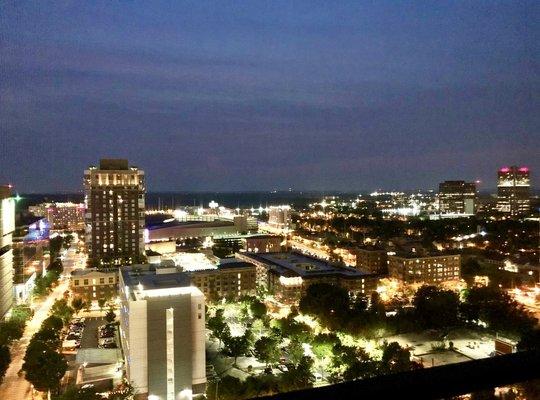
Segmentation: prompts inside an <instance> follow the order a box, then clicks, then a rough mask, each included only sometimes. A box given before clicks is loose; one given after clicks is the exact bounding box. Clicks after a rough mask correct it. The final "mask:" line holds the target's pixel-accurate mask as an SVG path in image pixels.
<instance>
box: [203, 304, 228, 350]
mask: <svg viewBox="0 0 540 400" xmlns="http://www.w3.org/2000/svg"><path fill="white" fill-rule="evenodd" d="M223 313H224V310H223V309H221V308H220V309H218V310H216V313H215V315H214V316H213V317H210V318H208V320H207V323H206V324H207V326H208V329H210V332H211V334H212V336H213V337H215V338H216V339H218V340H219V345H220V346H221V342H222V341H223V339H224V338H226V337H229V336H230V335H231V333H230V329H229V325H228V324H227V322H225V317H224V316H223Z"/></svg>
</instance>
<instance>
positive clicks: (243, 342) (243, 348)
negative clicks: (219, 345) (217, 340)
mask: <svg viewBox="0 0 540 400" xmlns="http://www.w3.org/2000/svg"><path fill="white" fill-rule="evenodd" d="M249 335H250V332H249V331H246V333H244V335H242V336H232V337H231V336H229V337H226V338H224V339H223V346H224V347H223V350H222V352H223V353H224V354H226V355H228V356H231V357H234V364H233V365H235V366H236V360H237V359H238V357H240V356H243V355H245V354H246V353H247V352H248V350H249V347H250V346H249V344H250V343H249V342H250V341H249Z"/></svg>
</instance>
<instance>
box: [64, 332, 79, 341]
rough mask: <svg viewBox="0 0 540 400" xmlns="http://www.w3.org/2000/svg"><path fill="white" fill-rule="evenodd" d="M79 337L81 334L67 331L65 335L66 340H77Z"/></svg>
mask: <svg viewBox="0 0 540 400" xmlns="http://www.w3.org/2000/svg"><path fill="white" fill-rule="evenodd" d="M80 338H81V335H76V334H75V333H69V334H68V335H67V336H66V340H79V339H80Z"/></svg>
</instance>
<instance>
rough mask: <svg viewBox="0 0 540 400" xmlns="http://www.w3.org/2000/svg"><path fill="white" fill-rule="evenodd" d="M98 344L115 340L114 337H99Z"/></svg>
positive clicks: (114, 341)
mask: <svg viewBox="0 0 540 400" xmlns="http://www.w3.org/2000/svg"><path fill="white" fill-rule="evenodd" d="M99 343H100V344H106V343H116V340H115V339H114V338H103V339H99Z"/></svg>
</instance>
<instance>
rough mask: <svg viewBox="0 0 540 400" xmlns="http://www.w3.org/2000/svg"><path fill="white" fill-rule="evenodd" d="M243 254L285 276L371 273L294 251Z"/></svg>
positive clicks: (351, 275)
mask: <svg viewBox="0 0 540 400" xmlns="http://www.w3.org/2000/svg"><path fill="white" fill-rule="evenodd" d="M245 255H246V256H248V257H249V258H251V259H253V260H257V261H259V262H264V263H265V264H267V265H268V266H269V267H270V269H271V270H273V271H274V272H276V273H278V274H279V275H285V276H294V275H296V276H301V277H303V278H310V277H315V276H330V275H340V276H342V277H346V278H359V277H362V276H367V275H373V274H371V273H370V272H367V271H362V270H358V269H355V268H351V267H345V266H338V265H335V264H332V263H330V262H327V261H324V260H321V259H318V258H315V257H311V256H308V255H306V254H302V253H299V252H295V251H291V252H282V253H245Z"/></svg>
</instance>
